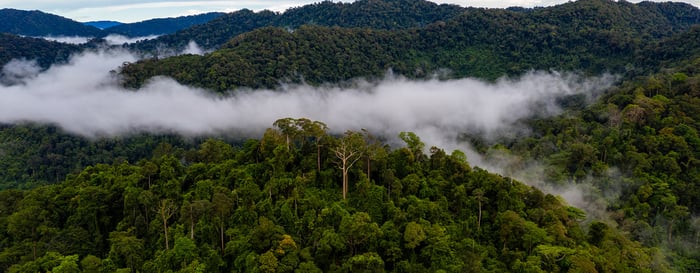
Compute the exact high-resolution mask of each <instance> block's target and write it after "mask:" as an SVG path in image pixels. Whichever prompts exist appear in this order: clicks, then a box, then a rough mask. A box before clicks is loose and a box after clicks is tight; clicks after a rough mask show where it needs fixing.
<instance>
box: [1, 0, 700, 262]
mask: <svg viewBox="0 0 700 273" xmlns="http://www.w3.org/2000/svg"><path fill="white" fill-rule="evenodd" d="M368 7H372V9H371V10H372V11H382V13H367V12H365V11H367V10H366V9H368ZM377 7H381V8H377ZM363 12H364V13H363ZM358 14H366V16H364V17H363V16H359V15H358ZM397 14H402V15H405V16H397ZM698 24H700V10H698V9H697V8H695V7H693V6H690V5H687V4H681V3H654V2H642V3H638V4H633V3H629V2H624V1H620V2H612V1H605V0H582V1H577V2H571V3H566V4H562V5H558V6H554V7H548V8H536V9H523V8H510V9H472V8H466V9H465V8H460V7H457V6H450V5H436V4H432V3H429V2H424V1H398V0H397V1H394V0H385V1H356V2H354V3H352V4H342V3H332V2H328V1H324V2H321V3H318V4H314V5H308V6H304V7H300V8H295V9H290V10H288V11H286V12H285V13H281V14H280V13H274V12H269V11H263V12H257V13H256V12H252V11H249V10H242V11H238V12H234V13H230V14H227V15H224V16H222V17H220V18H218V19H215V20H213V21H211V22H210V23H208V24H203V25H199V26H195V27H192V28H189V29H186V30H183V31H180V32H178V33H175V34H173V35H165V36H163V37H162V38H161V39H160V40H159V41H160V42H161V43H163V44H167V45H179V43H182V42H184V43H186V42H187V41H189V40H190V39H191V40H195V41H197V42H198V43H201V44H203V45H206V46H208V47H215V48H218V50H216V51H214V52H212V53H210V54H206V55H204V56H194V55H184V56H177V57H171V58H160V59H155V58H154V59H147V60H143V61H139V62H137V63H133V64H125V66H123V67H122V68H121V69H120V71H119V72H120V75H121V77H122V80H123V83H124V84H125V85H126V86H128V87H131V88H133V89H134V92H139V90H138V87H139V86H141V85H142V84H143V83H145V82H146V81H148V79H150V78H151V77H154V76H158V75H166V76H169V77H172V78H174V79H176V80H177V81H179V82H181V83H183V84H187V85H192V86H198V87H204V88H207V89H210V90H213V91H215V92H227V91H232V90H236V89H237V88H240V87H250V88H253V91H254V89H255V88H275V87H277V86H278V85H279V84H280V83H290V82H291V83H310V84H326V83H332V84H342V83H343V82H344V81H346V80H350V79H354V78H357V77H362V78H365V79H368V80H370V81H371V80H373V79H381V78H383V77H384V74H385V73H386V72H387V71H389V70H391V71H392V73H397V74H400V75H402V76H405V77H408V78H414V79H422V78H427V77H434V76H435V75H439V76H441V77H448V78H460V77H465V76H471V77H478V78H481V79H486V80H495V79H498V78H501V77H504V76H512V75H519V74H522V73H525V72H527V71H530V70H558V71H577V72H580V73H582V74H585V75H595V74H600V73H606V72H612V73H615V74H616V75H619V76H620V80H619V82H618V83H617V84H616V85H615V86H614V87H613V88H611V89H610V90H607V91H606V92H605V93H604V94H602V95H601V96H600V97H596V98H595V99H594V101H587V98H586V96H584V95H576V96H569V97H566V98H564V99H561V100H559V101H558V103H559V104H560V106H561V107H562V108H563V113H562V114H560V115H557V116H554V117H538V116H535V117H532V118H529V119H526V120H521V121H520V122H521V123H522V124H523V125H524V126H526V127H527V128H528V131H527V133H526V134H525V133H523V134H518V135H517V136H515V137H508V136H499V137H497V138H495V139H494V138H492V137H488V138H487V137H484V136H483V135H479V134H475V133H470V132H464V134H463V135H461V137H462V139H463V140H465V141H470V142H471V145H472V146H473V147H474V148H475V149H476V151H477V152H478V153H479V154H480V155H481V156H483V157H484V160H485V162H497V163H499V164H504V162H507V163H509V164H508V165H505V166H504V168H503V169H504V172H503V174H502V175H497V174H493V173H489V172H487V171H485V170H484V169H482V168H479V167H477V166H473V164H470V158H467V157H466V156H465V154H464V153H463V152H460V151H444V150H442V149H441V148H440V147H431V148H428V147H425V144H424V143H423V142H422V141H421V140H420V136H417V135H415V134H413V133H410V132H406V133H401V134H400V136H399V138H400V139H401V140H403V145H399V146H394V147H391V146H389V145H388V144H387V143H386V141H385V139H384V137H393V136H375V135H373V134H371V132H367V131H361V132H353V131H349V132H347V133H346V134H341V135H334V134H330V133H329V129H328V128H326V126H325V125H324V124H323V123H322V121H311V120H308V119H305V118H303V117H298V118H284V119H280V120H278V121H277V122H275V123H274V124H271V125H270V126H271V128H270V129H268V130H267V131H266V132H265V133H264V134H263V135H261V136H259V137H258V138H255V139H248V140H241V139H208V138H186V137H182V136H178V135H159V136H154V135H148V134H139V135H129V136H124V137H117V138H96V139H84V138H81V137H78V136H75V135H70V134H67V133H65V132H63V131H62V130H61V129H60V128H57V127H54V126H47V125H44V124H33V123H23V124H12V125H9V124H6V125H0V271H6V272H49V271H51V272H698V271H700V220H698V219H700V218H698V215H700V135H699V134H698V131H700V128H699V127H700V123H699V122H698V121H700V44H699V43H700V27H699V26H698ZM188 37H189V38H188ZM1 38H2V39H0V41H9V42H7V45H5V44H4V43H3V44H0V54H6V55H7V57H5V56H4V55H3V56H0V57H1V58H0V60H4V59H3V58H5V59H8V58H16V56H25V55H21V54H28V53H21V52H31V51H21V50H26V48H23V47H22V46H18V45H22V44H24V43H26V44H32V45H33V44H34V43H33V42H36V41H35V40H36V39H29V38H19V37H16V36H11V35H3V36H2V37H1ZM30 42H31V43H30ZM45 44H46V46H45V47H37V48H40V49H41V50H37V51H36V52H39V53H42V54H40V55H27V56H28V57H25V58H28V59H34V58H38V59H39V60H42V59H45V60H47V61H46V62H47V64H50V63H52V62H53V61H52V60H61V58H66V57H65V56H67V55H68V54H69V53H70V52H76V51H77V50H79V48H77V47H73V46H66V47H65V48H64V47H60V49H61V50H63V51H58V52H65V53H61V54H58V55H51V54H55V53H53V52H54V51H55V50H54V49H52V48H53V47H56V48H59V47H58V46H59V44H57V43H48V42H46V43H45ZM150 45H154V46H155V44H150ZM138 46H142V49H146V50H148V46H149V44H146V43H142V44H140V45H138ZM27 47H28V46H27ZM6 48H9V49H11V51H7V50H4V49H6ZM6 52H7V53H6ZM17 52H19V53H17ZM15 54H17V55H15ZM35 56H36V57H35ZM42 56H43V57H42ZM8 60H9V59H8ZM40 63H41V64H42V65H45V64H44V62H42V61H40ZM445 71H447V72H445ZM251 92H252V91H251ZM280 118H283V117H280ZM503 159H507V160H503ZM532 168H538V170H537V171H538V172H540V173H537V174H536V176H537V179H540V180H542V181H541V182H545V183H547V184H549V185H554V186H555V187H556V186H560V187H567V186H569V185H590V186H591V187H590V192H588V193H587V194H589V195H600V196H603V197H605V201H606V202H607V203H605V204H603V206H604V207H605V212H604V213H603V215H594V216H592V215H587V214H586V212H585V211H584V209H585V208H575V207H571V206H570V205H569V204H566V203H565V201H564V200H563V199H562V198H561V197H558V196H555V195H552V194H547V193H545V192H542V191H540V190H539V189H537V188H534V187H530V186H526V185H525V184H522V183H520V182H519V181H517V179H513V178H512V177H527V176H528V175H529V174H530V173H528V172H530V171H532V170H531V169H532ZM537 182H540V181H537Z"/></svg>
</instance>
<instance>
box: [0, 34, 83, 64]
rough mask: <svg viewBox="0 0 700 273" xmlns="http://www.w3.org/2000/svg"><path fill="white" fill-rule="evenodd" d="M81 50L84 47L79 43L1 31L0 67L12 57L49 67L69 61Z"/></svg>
mask: <svg viewBox="0 0 700 273" xmlns="http://www.w3.org/2000/svg"><path fill="white" fill-rule="evenodd" d="M80 50H82V47H80V46H77V45H72V44H65V43H59V42H51V41H47V40H44V39H39V38H29V37H19V36H16V35H12V34H7V33H0V67H2V66H4V65H5V64H7V63H8V62H9V61H11V60H12V59H27V60H36V61H37V63H38V64H39V65H40V66H41V67H43V68H48V67H49V66H50V65H51V64H54V63H56V62H64V61H67V60H68V58H69V57H70V55H71V54H73V53H76V52H79V51H80Z"/></svg>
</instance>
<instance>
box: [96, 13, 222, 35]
mask: <svg viewBox="0 0 700 273" xmlns="http://www.w3.org/2000/svg"><path fill="white" fill-rule="evenodd" d="M224 14H226V13H223V12H210V13H204V14H199V15H190V16H182V17H176V18H160V19H151V20H146V21H143V22H138V23H130V24H119V25H116V26H113V27H108V28H106V31H107V32H109V33H116V34H121V35H125V36H128V37H143V36H148V35H162V34H171V33H174V32H176V31H178V30H181V29H185V28H188V27H191V26H194V25H200V24H204V23H207V22H209V21H211V20H214V19H216V18H218V17H221V16H223V15H224Z"/></svg>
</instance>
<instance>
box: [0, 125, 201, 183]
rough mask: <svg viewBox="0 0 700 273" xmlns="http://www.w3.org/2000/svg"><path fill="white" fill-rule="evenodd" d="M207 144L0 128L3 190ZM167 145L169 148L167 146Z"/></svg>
mask: <svg viewBox="0 0 700 273" xmlns="http://www.w3.org/2000/svg"><path fill="white" fill-rule="evenodd" d="M201 141H202V140H196V139H185V138H183V137H180V136H174V135H159V136H155V135H145V134H142V135H131V136H126V137H115V138H95V139H85V138H83V137H79V136H75V135H71V134H68V133H66V132H63V131H61V130H60V129H58V128H56V127H55V126H47V125H38V124H21V125H0V189H8V188H23V189H29V188H33V187H36V186H39V185H45V184H53V183H58V182H61V181H63V180H64V179H65V178H66V176H67V175H68V174H71V173H77V172H80V171H81V170H82V169H84V168H85V167H87V166H90V165H95V164H99V163H102V164H111V163H114V162H120V161H123V160H128V161H132V162H134V161H137V160H139V159H141V158H150V157H151V155H152V153H155V154H156V155H157V154H163V153H169V152H171V150H172V149H173V148H172V146H173V145H175V146H177V147H196V146H197V145H198V143H200V142H201ZM164 143H167V144H164Z"/></svg>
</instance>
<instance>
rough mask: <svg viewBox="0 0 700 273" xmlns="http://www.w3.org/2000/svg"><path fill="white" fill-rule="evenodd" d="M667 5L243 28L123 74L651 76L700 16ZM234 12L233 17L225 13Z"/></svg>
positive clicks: (133, 79) (267, 80)
mask: <svg viewBox="0 0 700 273" xmlns="http://www.w3.org/2000/svg"><path fill="white" fill-rule="evenodd" d="M372 2H373V3H374V4H376V3H377V2H382V1H372ZM386 2H393V1H386ZM356 3H357V2H356ZM317 5H329V3H327V2H324V3H322V4H317ZM658 5H659V6H664V8H663V9H660V8H658V7H659V6H656V4H653V3H651V4H650V3H645V4H643V5H642V4H632V3H629V2H624V1H620V2H613V1H608V0H581V1H577V2H571V3H567V4H562V5H558V6H554V7H549V8H542V9H534V10H531V11H529V12H520V11H509V10H504V9H477V8H468V9H465V11H464V12H462V13H460V14H459V15H458V16H456V17H455V18H453V19H451V20H447V21H442V20H440V21H439V22H436V23H433V24H430V25H428V26H427V27H424V28H408V29H403V30H392V31H389V30H376V29H368V28H339V27H331V28H329V27H322V26H304V27H300V28H298V29H295V30H294V31H289V29H285V28H275V27H267V28H261V29H256V30H254V31H252V32H248V33H245V34H242V35H239V36H237V37H236V38H234V39H232V40H230V42H228V43H227V44H225V45H223V46H222V47H221V48H220V49H219V50H217V51H214V52H213V53H212V54H208V55H205V56H178V57H171V58H161V59H158V60H145V61H142V62H139V63H136V64H132V65H129V66H126V67H125V68H124V69H123V74H124V75H125V77H124V79H125V82H126V84H127V85H128V86H139V85H140V84H141V82H143V81H145V80H147V79H148V78H149V77H152V76H157V75H164V76H169V77H173V78H175V79H176V80H178V81H180V82H182V83H184V84H190V85H195V86H200V87H205V88H209V89H212V90H218V91H225V90H230V89H234V88H237V87H242V86H245V87H253V88H260V87H265V88H274V87H275V86H277V85H278V84H279V81H280V79H285V80H287V81H291V82H301V81H304V82H307V83H323V82H340V81H344V80H348V79H352V78H355V77H381V76H382V75H383V74H384V73H385V72H386V71H387V70H389V69H392V70H393V71H394V72H396V73H399V74H401V75H404V76H407V77H415V78H420V77H426V76H430V75H433V74H434V73H435V72H436V71H439V70H442V69H448V70H449V71H451V73H452V74H451V76H453V77H465V76H471V77H479V78H485V79H496V78H499V77H502V76H505V75H519V74H522V73H524V72H525V71H530V70H550V69H556V70H564V71H571V70H573V71H581V72H588V73H595V74H598V73H604V72H614V73H626V74H627V75H642V74H646V73H650V72H653V71H654V70H656V69H659V67H658V65H659V64H660V63H662V62H663V60H664V59H663V58H665V56H666V55H664V54H661V53H659V54H656V55H654V56H649V57H647V58H646V59H645V60H646V62H640V61H639V60H640V55H641V54H642V53H641V52H642V51H643V50H644V49H645V48H647V47H653V46H654V45H656V44H658V43H659V42H660V41H662V40H665V39H669V37H676V35H679V34H681V33H685V32H688V31H690V29H691V27H690V26H691V25H693V24H700V11H698V9H697V8H692V9H691V10H685V9H682V8H674V7H684V6H685V4H672V3H671V4H669V3H663V4H658ZM236 14H237V15H238V16H241V18H246V19H249V20H248V21H240V22H246V23H247V24H244V23H239V24H230V25H228V27H229V28H230V29H234V28H235V29H241V28H243V26H248V27H253V26H255V25H256V24H255V22H260V20H255V19H256V18H257V19H260V18H261V16H263V15H267V16H269V17H273V18H275V16H276V15H275V14H274V13H264V12H261V13H253V12H250V11H248V12H245V13H244V12H238V13H236ZM681 14H682V15H681ZM243 15H245V17H243ZM282 16H285V15H282ZM226 18H231V17H230V16H227V17H225V18H221V20H224V19H226ZM669 18H671V19H669ZM673 18H683V19H682V20H681V19H673ZM278 22H279V21H278ZM216 23H217V24H218V23H220V22H216ZM213 25H215V22H212V23H210V24H207V25H203V26H200V27H198V28H197V29H199V30H200V31H199V32H197V33H201V34H202V36H194V37H193V38H192V39H195V40H196V39H197V38H200V39H201V38H203V37H209V38H211V40H208V41H210V42H211V41H214V40H215V38H221V37H223V36H217V35H215V34H217V32H215V30H219V31H220V32H218V34H221V33H227V30H226V27H225V25H223V24H222V25H221V26H219V27H218V28H212V29H208V31H204V29H205V28H206V27H211V26H213ZM194 29H195V28H192V29H188V30H186V31H182V32H179V33H177V35H182V34H184V33H188V32H190V31H193V30H194ZM229 31H230V30H229ZM694 33H697V31H695V32H694ZM206 34H208V35H206ZM167 37H174V36H167ZM677 37H678V38H676V39H673V40H668V42H666V43H665V44H666V45H667V46H666V48H668V47H671V45H677V46H678V47H681V46H683V45H684V44H691V43H697V42H695V41H685V42H683V40H680V41H679V40H678V39H683V37H686V38H685V39H693V38H694V37H697V35H693V33H690V34H688V35H680V36H677ZM682 48H685V47H682ZM690 50H691V49H686V50H679V51H678V53H677V54H676V55H674V56H680V57H687V56H688V55H687V53H690V52H694V51H690ZM684 52H687V53H684Z"/></svg>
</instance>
